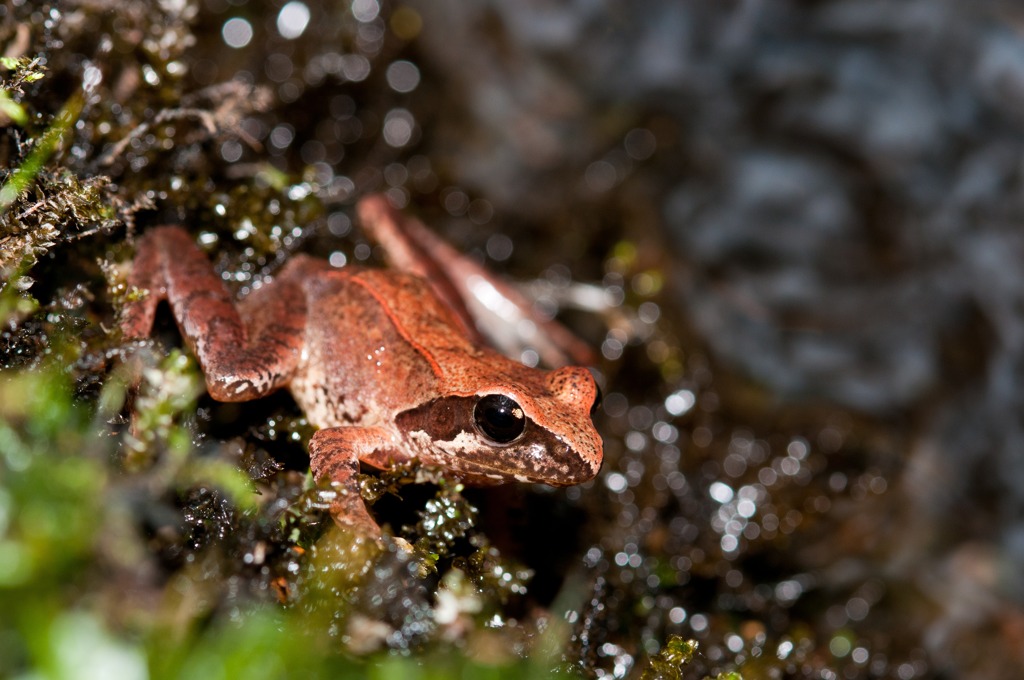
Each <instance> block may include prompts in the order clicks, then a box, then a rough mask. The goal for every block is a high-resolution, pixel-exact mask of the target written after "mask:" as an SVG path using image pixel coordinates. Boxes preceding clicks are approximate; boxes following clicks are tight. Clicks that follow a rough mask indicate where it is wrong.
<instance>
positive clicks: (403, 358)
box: [284, 266, 479, 427]
mask: <svg viewBox="0 0 1024 680" xmlns="http://www.w3.org/2000/svg"><path fill="white" fill-rule="evenodd" d="M284 274H285V275H286V276H287V275H288V273H287V272H284ZM303 285H304V287H305V289H306V299H307V305H308V309H309V310H310V312H309V319H308V322H307V326H306V338H305V343H304V344H305V347H306V351H305V352H304V353H303V357H302V360H301V362H300V365H299V368H298V370H297V372H296V375H295V377H294V378H293V379H292V381H291V384H290V389H291V391H292V393H293V395H294V396H295V399H296V401H297V402H298V403H299V405H300V406H301V407H302V408H303V410H304V411H305V412H306V414H307V416H308V417H309V418H310V421H311V422H312V423H313V424H314V425H316V426H318V427H340V426H345V425H372V424H375V423H378V422H381V421H385V420H388V419H389V418H390V417H391V416H392V415H393V414H394V413H396V412H398V411H400V410H403V409H405V408H408V407H409V406H410V405H415V404H418V403H420V402H421V401H422V400H423V398H424V395H432V394H436V392H437V389H438V383H439V381H440V379H441V369H440V366H439V364H438V360H437V359H436V358H435V357H436V356H437V355H438V354H440V355H442V356H447V355H449V354H450V353H461V354H463V355H472V354H476V353H477V352H478V351H479V350H478V349H477V348H476V347H475V346H474V345H473V343H472V342H470V341H469V340H468V339H467V338H465V336H464V335H462V333H461V331H460V330H459V329H458V327H457V325H456V323H455V321H454V319H453V317H452V315H451V313H450V312H449V311H448V310H447V308H446V307H444V305H443V304H442V303H441V302H440V301H439V300H438V299H437V298H436V297H435V296H434V294H433V293H432V292H431V291H430V288H429V286H428V285H427V284H426V282H424V281H423V280H422V279H420V278H419V277H417V276H414V275H412V274H407V273H404V272H396V271H391V270H378V269H362V268H358V267H350V268H345V269H340V270H336V269H330V268H329V267H326V266H324V267H323V268H322V269H321V270H320V271H317V272H316V273H315V274H314V275H310V272H308V271H307V272H306V275H305V276H303Z"/></svg>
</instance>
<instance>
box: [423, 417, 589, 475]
mask: <svg viewBox="0 0 1024 680" xmlns="http://www.w3.org/2000/svg"><path fill="white" fill-rule="evenodd" d="M529 429H531V430H538V431H539V432H536V431H535V432H527V433H525V434H524V436H523V437H522V438H520V439H519V440H517V441H516V442H512V443H509V444H504V445H495V444H494V443H493V442H490V441H488V440H487V439H486V438H485V437H483V436H481V435H480V434H479V433H478V432H475V431H472V430H469V431H466V430H464V431H460V432H459V433H458V434H456V435H455V436H454V437H452V438H451V439H437V438H435V437H433V436H431V435H430V433H428V432H426V431H423V430H420V431H416V432H411V433H410V436H411V437H412V439H413V440H414V441H416V442H417V446H416V449H417V450H418V451H419V452H420V454H419V455H420V459H421V460H422V461H423V462H425V463H431V464H434V465H440V466H443V467H444V468H446V469H448V470H450V471H451V472H452V474H453V475H455V476H457V477H458V478H459V479H461V480H463V481H464V482H465V483H467V484H470V485H473V486H492V485H495V484H504V483H508V482H525V483H540V484H547V485H549V486H571V485H573V484H580V483H582V482H585V481H588V480H590V479H593V477H594V475H596V474H597V470H594V469H592V468H591V467H590V466H588V465H586V463H585V462H584V461H583V460H582V459H581V458H580V457H579V456H577V455H575V453H574V452H573V451H572V449H570V447H569V446H568V445H567V444H566V443H565V442H563V441H561V440H560V439H558V438H557V437H555V436H554V435H552V434H551V433H549V432H547V431H546V430H542V429H541V428H539V427H532V428H529ZM529 435H532V436H529ZM541 435H543V436H541Z"/></svg>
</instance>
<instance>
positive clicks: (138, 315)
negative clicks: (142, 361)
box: [121, 226, 306, 401]
mask: <svg viewBox="0 0 1024 680" xmlns="http://www.w3.org/2000/svg"><path fill="white" fill-rule="evenodd" d="M290 269H294V268H293V267H292V266H291V264H290V265H289V267H285V269H284V271H283V272H282V274H281V275H280V276H278V277H277V279H275V280H274V281H273V282H272V283H270V284H268V285H267V286H264V287H263V288H262V289H260V290H259V291H257V292H256V293H254V294H253V296H250V298H253V297H258V298H259V300H247V303H248V304H247V307H248V308H250V309H258V310H259V315H258V316H254V315H250V318H243V316H242V315H241V314H239V311H238V309H237V308H236V307H235V303H234V299H233V298H232V296H231V293H230V292H229V291H228V290H227V288H226V287H225V286H224V282H223V281H222V280H221V278H220V277H219V276H218V275H217V274H216V272H215V271H214V270H213V267H212V266H211V265H210V262H209V261H208V260H207V259H206V257H205V256H204V255H203V253H202V252H201V251H200V250H199V249H198V248H197V247H196V245H195V243H194V242H193V241H192V237H191V236H189V234H188V233H187V232H186V231H185V230H184V229H181V228H180V227H173V226H172V227H158V228H156V229H152V230H150V231H148V232H146V234H145V235H144V236H143V237H142V238H141V239H140V240H139V242H138V245H137V249H136V256H135V259H134V261H133V263H132V270H131V273H130V274H129V277H128V282H129V284H130V285H132V286H135V287H137V288H140V289H145V290H148V292H149V294H148V295H147V296H146V297H144V298H141V299H139V300H135V301H132V302H130V303H129V304H128V305H126V307H125V310H124V314H123V317H122V322H121V329H122V331H123V332H124V335H125V337H129V338H133V337H135V338H141V337H146V336H148V335H149V334H150V332H151V330H152V326H153V317H154V314H155V311H156V307H157V304H158V303H159V302H160V301H161V300H167V301H168V302H169V303H170V306H171V310H172V312H173V313H174V318H175V320H176V321H177V322H178V327H179V328H180V329H181V334H182V336H183V337H184V339H185V342H186V344H188V346H189V348H190V349H191V350H192V353H193V354H194V355H195V357H196V359H198V360H199V365H200V366H201V367H202V369H203V374H204V376H205V377H206V386H207V389H208V391H209V392H210V396H212V397H213V398H214V399H217V400H218V401H249V400H251V399H257V398H259V397H262V396H264V395H266V394H268V393H270V392H272V391H273V390H275V389H277V388H278V387H280V386H282V385H284V384H287V382H288V381H289V380H290V379H291V377H292V374H293V373H294V371H295V367H296V365H297V363H298V360H299V357H300V354H301V350H302V343H303V341H304V337H305V334H304V330H305V325H306V298H305V293H304V291H303V289H302V285H301V283H299V280H298V277H296V276H294V275H289V270H290ZM253 303H255V304H253Z"/></svg>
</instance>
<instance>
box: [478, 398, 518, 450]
mask: <svg viewBox="0 0 1024 680" xmlns="http://www.w3.org/2000/svg"><path fill="white" fill-rule="evenodd" d="M473 418H474V420H476V426H477V429H479V430H480V431H481V432H483V433H484V435H486V436H487V437H488V438H489V439H491V440H492V441H495V442H497V443H498V444H508V443H509V442H511V441H513V440H515V439H516V438H517V437H518V436H519V435H521V434H522V433H523V430H524V429H526V416H525V415H524V414H523V409H522V407H521V406H520V405H519V404H517V403H516V402H515V400H513V399H510V398H508V397H506V396H505V395H504V394H488V395H487V396H485V397H481V398H480V401H478V402H477V403H476V408H475V409H473Z"/></svg>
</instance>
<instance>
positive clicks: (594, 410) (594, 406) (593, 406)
mask: <svg viewBox="0 0 1024 680" xmlns="http://www.w3.org/2000/svg"><path fill="white" fill-rule="evenodd" d="M595 387H597V386H596V385H595ZM599 406H601V388H600V387H597V393H596V394H594V403H593V404H591V405H590V417H591V418H593V417H594V414H595V413H597V409H598V407H599Z"/></svg>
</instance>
